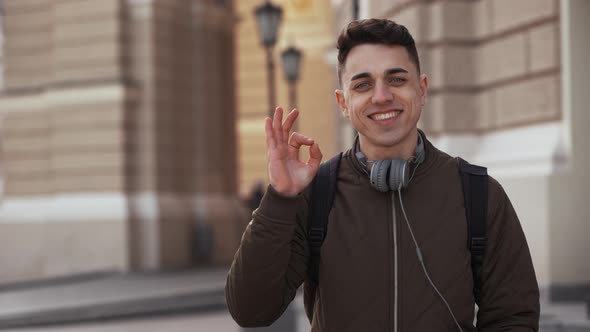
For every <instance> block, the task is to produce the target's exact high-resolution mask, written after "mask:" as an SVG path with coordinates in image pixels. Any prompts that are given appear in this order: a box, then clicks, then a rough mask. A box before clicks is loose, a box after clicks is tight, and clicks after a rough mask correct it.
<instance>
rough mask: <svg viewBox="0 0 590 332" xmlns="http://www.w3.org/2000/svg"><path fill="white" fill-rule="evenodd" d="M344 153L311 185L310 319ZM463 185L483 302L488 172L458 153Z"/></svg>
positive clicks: (307, 283) (306, 293) (477, 288)
mask: <svg viewBox="0 0 590 332" xmlns="http://www.w3.org/2000/svg"><path fill="white" fill-rule="evenodd" d="M341 159H342V153H340V154H338V155H336V156H335V157H333V158H332V159H330V160H328V161H327V162H324V163H322V164H321V165H320V168H319V171H318V174H317V175H316V177H315V178H314V180H313V182H312V184H311V185H312V187H311V195H310V209H309V216H308V225H307V226H308V234H307V236H308V237H307V240H308V243H309V252H310V255H309V256H310V257H309V265H308V274H307V279H306V280H305V285H304V287H305V289H304V297H303V300H304V302H305V310H306V314H307V317H308V318H309V321H310V322H311V320H312V318H313V307H314V304H315V296H316V289H317V286H318V282H319V265H320V252H321V248H322V243H323V242H324V239H325V238H326V234H327V231H328V216H329V214H330V209H331V208H332V203H333V202H334V193H335V192H336V183H337V178H338V169H339V166H340V160H341ZM456 160H457V164H458V169H459V173H460V174H461V182H462V185H463V197H464V201H465V213H466V217H467V225H468V232H469V233H468V238H467V247H468V248H469V250H470V251H471V269H472V273H473V294H474V296H475V301H476V303H479V296H480V292H481V265H482V261H483V255H484V252H485V246H486V215H487V206H488V173H487V169H486V168H485V167H481V166H477V165H472V164H470V163H468V162H467V161H465V160H463V159H461V158H459V157H457V158H456Z"/></svg>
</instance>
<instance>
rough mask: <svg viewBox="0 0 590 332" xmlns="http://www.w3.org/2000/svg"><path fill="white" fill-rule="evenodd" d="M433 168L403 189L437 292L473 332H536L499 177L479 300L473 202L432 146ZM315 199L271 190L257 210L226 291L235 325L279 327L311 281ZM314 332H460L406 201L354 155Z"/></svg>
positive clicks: (517, 238)
mask: <svg viewBox="0 0 590 332" xmlns="http://www.w3.org/2000/svg"><path fill="white" fill-rule="evenodd" d="M425 148H426V159H425V161H424V163H423V164H421V165H420V166H419V167H418V168H417V169H416V172H415V175H414V178H413V180H412V181H411V183H410V185H409V187H408V188H407V189H404V190H402V200H403V206H404V210H405V212H406V214H407V217H408V220H409V223H410V225H411V227H412V230H413V232H414V235H415V237H416V240H417V242H418V244H419V245H420V248H421V251H422V254H423V257H424V262H425V265H426V268H427V269H428V271H429V273H430V277H431V279H432V281H433V282H434V284H435V285H436V286H437V287H438V289H439V290H440V292H441V293H442V294H443V296H444V297H445V299H446V301H447V302H448V303H449V305H450V307H451V309H452V310H453V312H454V314H455V317H456V318H457V320H458V321H459V323H460V325H461V327H462V329H463V331H537V330H538V321H539V290H538V286H537V281H536V278H535V272H534V269H533V265H532V261H531V256H530V253H529V248H528V246H527V243H526V239H525V236H524V234H523V231H522V229H521V226H520V222H519V221H518V217H517V216H516V213H515V212H514V209H513V207H512V205H511V204H510V201H509V199H508V197H507V196H506V194H505V192H504V190H503V189H502V187H501V186H500V185H499V184H498V182H496V181H495V180H494V179H492V178H491V177H490V181H489V198H488V220H487V223H488V224H487V229H488V231H487V234H488V244H487V247H486V254H485V257H484V262H483V267H482V292H481V301H480V303H479V311H478V314H477V329H476V328H475V327H474V326H473V320H474V297H473V278H472V271H471V260H470V257H471V256H470V252H469V250H468V249H467V222H466V220H465V210H464V204H463V193H462V188H461V180H460V178H459V172H458V168H457V164H456V161H455V159H454V158H452V157H450V156H448V155H447V154H445V153H443V152H441V151H439V150H438V149H436V148H435V147H434V146H433V145H432V144H431V143H430V142H428V141H427V140H426V146H425ZM307 210H308V197H307V194H301V195H299V196H298V197H295V198H286V197H282V196H280V195H279V194H277V193H276V192H275V191H273V189H272V188H271V187H269V190H268V191H267V193H266V194H265V196H264V198H263V199H262V202H261V204H260V207H259V208H258V209H257V210H256V211H255V212H254V213H253V219H252V221H251V223H250V224H249V225H248V227H247V229H246V231H245V233H244V236H243V238H242V242H241V245H240V248H239V250H238V252H237V253H236V255H235V258H234V262H233V264H232V267H231V269H230V272H229V275H228V278H227V284H226V300H227V305H228V308H229V311H230V313H231V314H232V316H233V318H234V319H235V320H236V322H238V324H240V325H241V326H244V327H254V326H267V325H270V324H272V323H273V322H274V321H275V320H276V319H277V318H278V317H279V316H280V315H281V314H282V313H283V311H284V310H285V309H286V308H287V306H288V305H289V303H290V302H291V301H292V300H293V298H294V297H295V294H296V291H297V289H298V288H299V286H301V284H302V283H303V281H304V278H305V277H306V273H307V262H308V257H309V248H308V243H307V240H306V235H305V234H306V228H307V225H306V223H307ZM319 280H320V282H319V288H318V291H317V297H316V304H315V309H314V318H313V322H312V331H318V332H319V331H322V332H331V331H335V332H347V331H355V332H357V331H394V332H396V331H420V332H421V331H456V330H457V327H456V325H455V324H454V322H453V320H452V318H451V315H450V314H449V312H448V310H447V308H446V306H445V304H444V302H443V301H442V300H441V299H440V297H439V296H438V295H437V294H436V292H435V291H434V289H433V288H432V286H431V285H430V284H429V282H428V280H427V278H426V276H425V273H424V271H423V270H422V266H421V265H420V263H419V261H418V259H417V255H416V249H415V246H414V243H413V241H412V239H411V235H410V232H409V230H408V226H407V224H406V220H405V219H404V216H403V212H402V209H401V208H400V202H399V197H398V194H397V193H381V192H379V191H377V190H375V189H373V188H372V187H371V185H370V184H369V179H368V176H367V175H366V174H365V173H364V172H363V169H362V166H361V165H360V164H359V162H358V160H357V159H356V158H355V157H354V155H353V153H352V152H351V151H350V150H349V151H347V152H346V153H344V155H343V157H342V162H341V165H340V170H339V174H338V186H337V192H336V195H335V199H334V204H333V206H332V210H331V213H330V217H329V224H328V234H327V237H326V239H325V241H324V243H323V245H322V249H321V261H320V271H319Z"/></svg>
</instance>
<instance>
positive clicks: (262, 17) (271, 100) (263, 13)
mask: <svg viewBox="0 0 590 332" xmlns="http://www.w3.org/2000/svg"><path fill="white" fill-rule="evenodd" d="M254 14H255V16H256V21H257V22H258V33H259V35H260V39H261V42H262V45H263V46H264V48H265V49H266V69H267V74H268V106H269V110H268V116H270V117H271V118H272V116H273V113H274V108H275V107H276V105H277V103H276V95H275V74H274V61H273V56H272V51H273V48H274V46H275V44H276V42H277V31H278V30H279V26H280V24H281V17H282V14H283V10H282V9H281V7H279V6H275V5H273V4H272V3H271V2H270V1H266V2H265V3H264V4H262V5H260V6H258V7H257V8H256V9H255V10H254Z"/></svg>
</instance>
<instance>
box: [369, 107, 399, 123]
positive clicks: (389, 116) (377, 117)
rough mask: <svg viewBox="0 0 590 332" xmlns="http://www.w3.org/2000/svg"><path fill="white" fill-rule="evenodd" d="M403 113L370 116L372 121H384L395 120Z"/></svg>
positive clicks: (396, 111) (397, 111)
mask: <svg viewBox="0 0 590 332" xmlns="http://www.w3.org/2000/svg"><path fill="white" fill-rule="evenodd" d="M401 112H402V111H401V110H395V111H391V112H387V113H376V114H373V115H370V116H369V117H370V118H371V119H372V120H376V121H383V120H389V119H393V118H395V117H397V116H398V115H399V114H400V113H401Z"/></svg>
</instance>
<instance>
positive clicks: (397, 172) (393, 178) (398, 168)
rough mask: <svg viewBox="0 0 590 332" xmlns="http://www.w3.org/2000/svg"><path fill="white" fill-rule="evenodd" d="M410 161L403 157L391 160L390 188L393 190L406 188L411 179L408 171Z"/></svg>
mask: <svg viewBox="0 0 590 332" xmlns="http://www.w3.org/2000/svg"><path fill="white" fill-rule="evenodd" d="M408 164H409V163H408V161H406V160H403V159H394V160H392V161H391V166H390V167H389V181H388V182H389V183H388V184H389V188H390V189H391V190H393V191H397V190H398V189H400V186H401V188H406V187H407V186H408V182H409V180H410V175H409V173H410V172H408V169H409V167H408Z"/></svg>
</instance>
